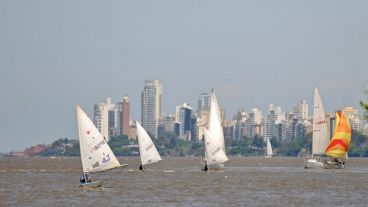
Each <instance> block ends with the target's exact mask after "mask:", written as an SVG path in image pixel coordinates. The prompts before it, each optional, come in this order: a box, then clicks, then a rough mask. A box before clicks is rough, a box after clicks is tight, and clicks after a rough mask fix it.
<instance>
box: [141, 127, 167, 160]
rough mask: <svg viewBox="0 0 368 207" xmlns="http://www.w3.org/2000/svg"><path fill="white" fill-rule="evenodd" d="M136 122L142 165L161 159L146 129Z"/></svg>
mask: <svg viewBox="0 0 368 207" xmlns="http://www.w3.org/2000/svg"><path fill="white" fill-rule="evenodd" d="M136 123H137V135H138V144H139V153H140V155H141V161H142V165H146V164H151V163H155V162H158V161H160V160H162V159H161V157H160V155H159V154H158V152H157V149H156V147H155V145H154V144H153V142H152V139H151V138H150V136H149V135H148V134H147V132H146V130H144V128H143V127H142V126H141V125H140V124H139V123H138V122H136Z"/></svg>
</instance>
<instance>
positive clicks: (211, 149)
mask: <svg viewBox="0 0 368 207" xmlns="http://www.w3.org/2000/svg"><path fill="white" fill-rule="evenodd" d="M204 142H205V150H206V157H207V165H216V164H222V163H224V162H226V161H228V160H229V159H228V158H227V156H226V154H225V152H224V150H223V148H222V147H221V145H220V143H219V142H218V140H217V139H214V137H213V136H212V134H211V132H209V131H208V130H207V129H204Z"/></svg>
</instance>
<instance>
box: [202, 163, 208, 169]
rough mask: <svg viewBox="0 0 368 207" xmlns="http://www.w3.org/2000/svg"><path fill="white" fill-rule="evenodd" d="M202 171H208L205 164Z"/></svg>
mask: <svg viewBox="0 0 368 207" xmlns="http://www.w3.org/2000/svg"><path fill="white" fill-rule="evenodd" d="M202 170H203V171H208V167H207V163H206V164H205V165H204V168H203V169H202Z"/></svg>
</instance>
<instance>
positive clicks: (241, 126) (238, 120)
mask: <svg viewBox="0 0 368 207" xmlns="http://www.w3.org/2000/svg"><path fill="white" fill-rule="evenodd" d="M247 117H248V114H247V112H246V111H245V110H238V111H237V113H236V116H235V117H234V120H235V122H234V129H233V132H234V133H233V137H232V138H233V139H235V140H241V139H242V138H243V137H244V136H246V135H247V134H246V121H247Z"/></svg>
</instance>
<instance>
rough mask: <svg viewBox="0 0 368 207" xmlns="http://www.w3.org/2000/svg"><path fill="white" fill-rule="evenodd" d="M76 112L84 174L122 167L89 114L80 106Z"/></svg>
mask: <svg viewBox="0 0 368 207" xmlns="http://www.w3.org/2000/svg"><path fill="white" fill-rule="evenodd" d="M76 111H77V119H78V133H79V144H80V153H81V159H82V167H83V172H84V173H92V172H100V171H105V170H109V169H112V168H116V167H120V163H119V161H118V160H117V159H116V157H115V155H114V153H113V152H112V151H111V149H110V147H109V145H108V144H107V142H106V140H105V139H104V138H103V137H102V135H101V133H100V132H99V131H98V130H97V128H96V127H95V125H94V124H93V123H92V121H91V120H90V118H89V117H88V116H87V114H86V113H85V112H84V111H83V110H82V108H81V107H80V106H79V105H78V106H77V109H76Z"/></svg>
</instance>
